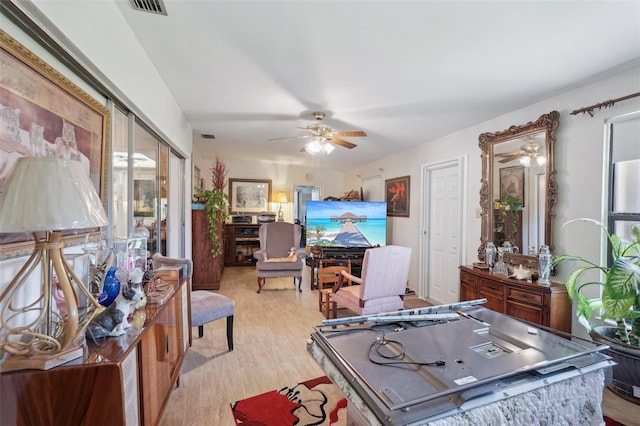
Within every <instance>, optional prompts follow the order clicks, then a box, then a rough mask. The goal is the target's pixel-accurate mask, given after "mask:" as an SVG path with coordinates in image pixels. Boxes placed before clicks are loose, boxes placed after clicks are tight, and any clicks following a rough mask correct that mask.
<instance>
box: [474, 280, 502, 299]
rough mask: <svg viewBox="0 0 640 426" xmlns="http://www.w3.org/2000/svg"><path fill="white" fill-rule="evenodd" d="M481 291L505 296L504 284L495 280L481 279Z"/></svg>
mask: <svg viewBox="0 0 640 426" xmlns="http://www.w3.org/2000/svg"><path fill="white" fill-rule="evenodd" d="M478 289H479V291H480V293H490V294H495V295H496V296H498V297H504V284H501V283H499V282H495V281H487V280H482V279H481V280H480V285H479V287H478Z"/></svg>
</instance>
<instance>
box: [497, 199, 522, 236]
mask: <svg viewBox="0 0 640 426" xmlns="http://www.w3.org/2000/svg"><path fill="white" fill-rule="evenodd" d="M495 205H496V206H497V209H498V226H501V227H502V229H503V232H505V240H506V241H509V242H510V243H511V244H513V245H516V241H515V237H516V234H517V231H518V223H519V222H520V215H519V214H518V210H520V206H521V203H520V200H519V199H518V197H515V196H513V195H510V194H505V195H503V196H502V197H501V198H500V199H499V200H496V202H495ZM508 213H511V227H510V228H509V233H508V235H507V234H506V231H507V229H505V226H506V221H507V215H508Z"/></svg>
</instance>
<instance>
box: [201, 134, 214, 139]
mask: <svg viewBox="0 0 640 426" xmlns="http://www.w3.org/2000/svg"><path fill="white" fill-rule="evenodd" d="M200 136H202V139H215V138H216V135H209V134H206V133H203V134H202V135H200Z"/></svg>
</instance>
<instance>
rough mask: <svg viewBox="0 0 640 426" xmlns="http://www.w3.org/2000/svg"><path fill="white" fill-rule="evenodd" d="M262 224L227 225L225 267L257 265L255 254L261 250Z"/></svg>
mask: <svg viewBox="0 0 640 426" xmlns="http://www.w3.org/2000/svg"><path fill="white" fill-rule="evenodd" d="M260 226H261V225H260V224H251V223H228V224H226V225H225V236H226V238H225V248H224V253H225V257H224V265H225V266H251V265H255V264H256V260H255V258H254V257H253V253H254V252H256V251H258V250H260V236H259V235H258V233H259V231H260Z"/></svg>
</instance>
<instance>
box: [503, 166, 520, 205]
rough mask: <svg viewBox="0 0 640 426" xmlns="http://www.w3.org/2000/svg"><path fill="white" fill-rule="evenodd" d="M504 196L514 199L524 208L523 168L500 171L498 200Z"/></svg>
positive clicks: (515, 167)
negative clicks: (510, 196)
mask: <svg viewBox="0 0 640 426" xmlns="http://www.w3.org/2000/svg"><path fill="white" fill-rule="evenodd" d="M505 195H512V196H514V197H516V198H517V199H518V200H520V205H521V206H522V207H524V166H513V167H503V168H502V169H500V198H502V197H504V196H505Z"/></svg>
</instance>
